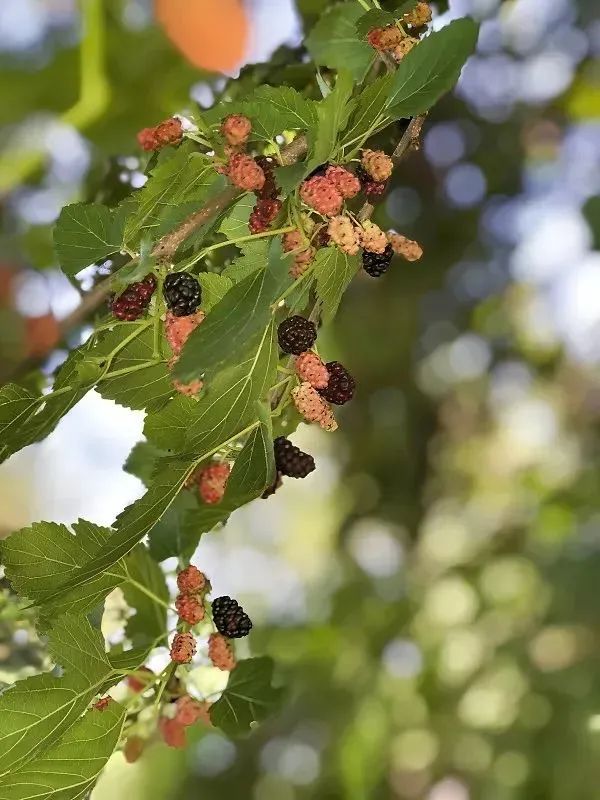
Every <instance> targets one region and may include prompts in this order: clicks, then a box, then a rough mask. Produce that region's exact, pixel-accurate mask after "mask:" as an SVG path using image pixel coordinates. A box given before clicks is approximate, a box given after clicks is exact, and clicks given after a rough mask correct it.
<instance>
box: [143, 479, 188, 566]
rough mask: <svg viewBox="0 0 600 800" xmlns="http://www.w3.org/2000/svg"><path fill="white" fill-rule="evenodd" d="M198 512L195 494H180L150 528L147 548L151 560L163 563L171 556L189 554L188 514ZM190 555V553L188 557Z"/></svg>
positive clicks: (186, 492) (183, 492)
mask: <svg viewBox="0 0 600 800" xmlns="http://www.w3.org/2000/svg"><path fill="white" fill-rule="evenodd" d="M197 510H198V495H197V493H196V492H194V491H192V490H190V491H185V490H184V491H182V492H180V493H179V494H178V495H177V497H176V498H175V500H174V501H173V503H172V504H171V505H170V506H169V508H168V509H167V511H166V512H165V513H164V514H163V516H162V517H161V519H159V520H158V522H157V523H156V525H155V526H154V527H153V528H152V530H151V531H150V535H149V542H148V546H149V548H150V553H151V555H152V557H153V558H155V559H156V560H157V561H164V559H165V558H170V557H171V556H182V557H185V555H186V554H187V553H189V534H190V531H189V529H188V525H187V519H188V514H191V513H194V512H195V511H197ZM191 555H192V553H190V556H191Z"/></svg>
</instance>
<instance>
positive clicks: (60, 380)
mask: <svg viewBox="0 0 600 800" xmlns="http://www.w3.org/2000/svg"><path fill="white" fill-rule="evenodd" d="M84 357H85V348H79V349H78V350H75V351H74V352H73V353H71V355H70V356H69V358H68V359H67V361H65V363H64V364H63V366H62V367H61V368H60V370H59V371H58V374H57V376H56V379H55V382H54V392H52V393H50V394H47V395H34V394H33V393H32V392H30V391H29V390H27V389H23V388H22V387H20V386H16V385H15V384H8V385H7V386H5V387H4V388H2V389H0V439H1V444H0V462H2V461H5V460H6V459H7V458H9V457H10V456H11V455H12V454H13V453H16V452H17V451H19V450H22V449H23V448H24V447H27V446H28V445H30V444H33V443H34V442H38V441H39V440H40V439H43V438H44V437H46V436H48V435H49V434H50V433H52V431H53V430H54V429H55V428H56V426H57V425H58V423H59V422H60V420H61V419H62V418H63V417H64V415H65V414H66V413H67V412H68V411H70V410H71V409H72V408H73V406H75V405H76V404H77V403H78V402H79V401H80V400H81V399H82V397H84V395H86V394H87V392H88V391H89V390H90V389H91V388H92V386H93V385H94V384H95V382H96V379H97V377H98V375H99V374H100V369H99V367H98V366H97V365H93V364H88V365H84V363H83V362H84Z"/></svg>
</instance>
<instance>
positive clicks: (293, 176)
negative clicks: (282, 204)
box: [275, 161, 312, 197]
mask: <svg viewBox="0 0 600 800" xmlns="http://www.w3.org/2000/svg"><path fill="white" fill-rule="evenodd" d="M311 169H312V167H310V166H309V163H308V161H298V163H297V164H289V165H288V166H286V167H275V182H276V183H277V186H278V187H279V189H280V190H281V192H280V194H281V196H283V197H288V195H290V194H291V193H292V192H293V191H295V190H296V189H297V188H298V186H300V184H301V183H302V181H303V180H304V178H306V176H307V175H308V173H309V172H310V171H311Z"/></svg>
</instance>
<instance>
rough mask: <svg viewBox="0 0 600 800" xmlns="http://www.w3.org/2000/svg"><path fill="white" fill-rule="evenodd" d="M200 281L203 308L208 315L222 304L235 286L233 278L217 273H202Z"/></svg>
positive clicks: (199, 277) (199, 276)
mask: <svg viewBox="0 0 600 800" xmlns="http://www.w3.org/2000/svg"><path fill="white" fill-rule="evenodd" d="M198 280H199V281H200V286H201V287H202V306H201V308H202V310H203V311H204V312H205V313H206V314H208V312H209V311H212V309H213V308H214V307H215V306H216V305H217V304H218V303H220V302H221V300H222V299H223V298H224V297H225V295H226V294H227V292H228V291H229V290H230V289H231V287H232V286H233V281H232V280H231V278H228V277H227V276H226V275H218V274H217V273H216V272H201V273H200V275H198Z"/></svg>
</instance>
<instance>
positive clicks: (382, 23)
mask: <svg viewBox="0 0 600 800" xmlns="http://www.w3.org/2000/svg"><path fill="white" fill-rule="evenodd" d="M416 5H417V0H407V2H406V3H402V4H401V5H400V6H399V8H397V9H396V10H395V11H384V10H383V9H380V8H373V9H371V11H367V13H366V14H363V16H362V17H361V18H360V19H359V20H358V22H357V23H356V30H357V31H358V34H359V35H360V36H361V37H362V38H365V37H366V35H367V34H368V33H369V31H370V30H372V29H373V28H385V27H386V26H387V25H393V24H394V23H395V22H396V20H399V19H402V17H403V16H404V14H406V13H407V12H408V11H410V10H411V9H412V8H414V7H415V6H416Z"/></svg>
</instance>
